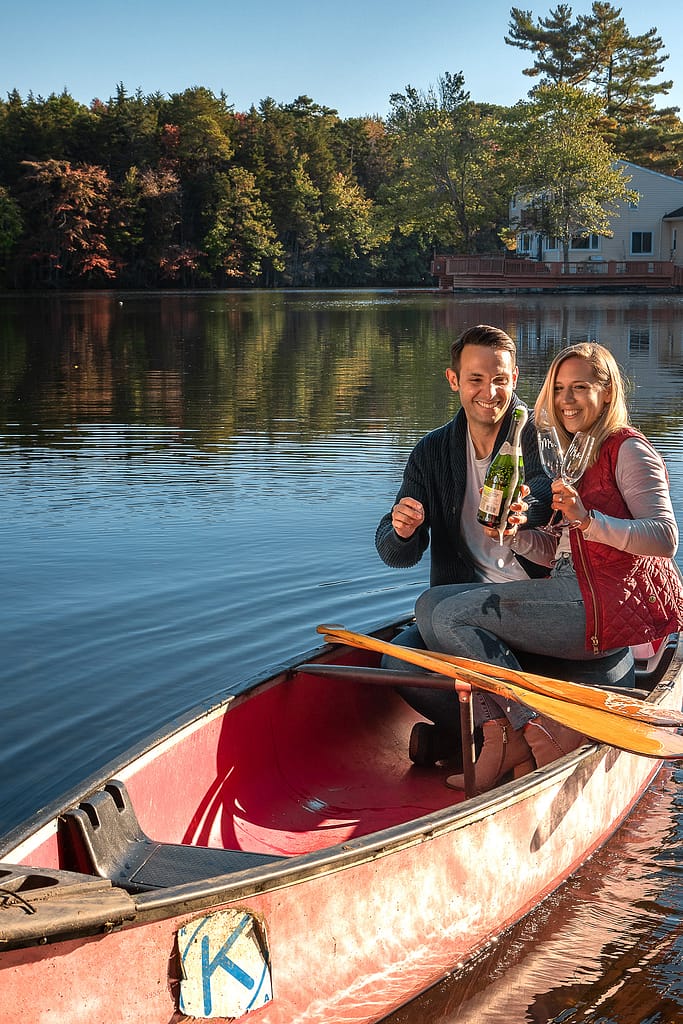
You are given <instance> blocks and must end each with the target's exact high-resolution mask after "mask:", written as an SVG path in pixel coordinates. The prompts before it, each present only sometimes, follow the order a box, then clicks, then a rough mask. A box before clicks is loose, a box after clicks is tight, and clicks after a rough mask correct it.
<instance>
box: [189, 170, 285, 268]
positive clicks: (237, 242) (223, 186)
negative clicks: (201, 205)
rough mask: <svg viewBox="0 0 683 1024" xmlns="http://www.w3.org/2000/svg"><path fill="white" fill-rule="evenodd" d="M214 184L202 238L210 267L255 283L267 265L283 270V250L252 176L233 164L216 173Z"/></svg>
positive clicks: (268, 211)
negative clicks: (206, 229)
mask: <svg viewBox="0 0 683 1024" xmlns="http://www.w3.org/2000/svg"><path fill="white" fill-rule="evenodd" d="M216 185H217V195H218V197H219V198H218V200H217V203H216V208H215V210H214V212H213V218H214V222H213V226H212V227H211V229H210V230H209V232H208V233H207V235H206V237H205V239H204V249H205V250H206V252H207V254H208V256H209V261H210V267H211V269H212V270H213V271H218V272H220V274H221V277H225V278H228V279H229V280H231V281H245V282H248V283H250V284H253V283H256V282H257V281H258V280H259V279H260V278H261V277H262V275H263V274H264V271H265V270H266V269H267V268H268V267H272V268H273V269H274V270H276V271H281V270H284V260H283V254H284V250H283V247H282V245H281V244H280V243H279V242H278V241H277V238H276V235H275V229H274V227H273V224H272V220H271V216H270V210H269V209H268V206H267V205H266V203H264V202H263V200H262V199H261V197H260V194H259V190H258V188H257V186H256V180H255V178H254V175H253V174H252V173H251V172H250V171H246V170H245V169H244V168H242V167H233V168H231V169H230V170H228V171H227V172H225V173H224V174H221V175H219V176H218V178H217V181H216ZM221 283H223V282H222V281H221Z"/></svg>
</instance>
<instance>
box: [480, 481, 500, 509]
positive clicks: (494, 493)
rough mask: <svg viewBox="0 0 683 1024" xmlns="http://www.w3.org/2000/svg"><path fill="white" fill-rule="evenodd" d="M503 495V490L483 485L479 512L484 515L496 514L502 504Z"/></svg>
mask: <svg viewBox="0 0 683 1024" xmlns="http://www.w3.org/2000/svg"><path fill="white" fill-rule="evenodd" d="M504 495H505V491H501V490H500V489H499V488H497V487H487V486H486V485H484V487H483V489H482V492H481V501H480V503H479V511H480V513H481V514H482V515H485V516H497V515H498V513H499V512H500V509H501V505H502V504H503V497H504Z"/></svg>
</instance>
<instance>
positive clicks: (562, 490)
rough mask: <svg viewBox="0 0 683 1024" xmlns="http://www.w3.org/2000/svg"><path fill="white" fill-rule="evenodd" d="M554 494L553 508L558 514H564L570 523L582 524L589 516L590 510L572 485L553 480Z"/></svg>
mask: <svg viewBox="0 0 683 1024" xmlns="http://www.w3.org/2000/svg"><path fill="white" fill-rule="evenodd" d="M550 486H551V488H552V492H553V508H554V509H555V511H556V512H563V513H564V517H565V519H567V520H568V521H569V522H570V523H581V522H583V520H584V519H585V518H586V516H587V515H588V509H587V508H586V506H585V505H584V503H583V502H582V501H581V498H580V497H579V492H578V491H577V490H576V488H575V487H572V485H571V484H565V483H563V482H562V480H553V482H552V484H551V485H550Z"/></svg>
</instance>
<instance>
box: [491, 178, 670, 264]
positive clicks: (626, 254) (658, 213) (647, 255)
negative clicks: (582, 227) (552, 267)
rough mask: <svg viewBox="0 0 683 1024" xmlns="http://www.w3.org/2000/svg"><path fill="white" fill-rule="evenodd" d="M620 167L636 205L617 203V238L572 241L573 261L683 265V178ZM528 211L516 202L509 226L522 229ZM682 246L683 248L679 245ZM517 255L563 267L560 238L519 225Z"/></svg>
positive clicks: (615, 229) (615, 221)
mask: <svg viewBox="0 0 683 1024" xmlns="http://www.w3.org/2000/svg"><path fill="white" fill-rule="evenodd" d="M617 166H618V167H621V168H623V169H624V172H625V175H626V177H628V178H630V181H629V182H628V187H629V188H630V189H634V190H635V191H636V192H638V193H639V195H640V200H639V201H638V202H637V203H633V204H632V203H620V204H618V207H617V209H618V212H619V216H618V217H614V218H613V219H612V222H611V229H612V231H613V232H614V236H613V237H612V238H603V237H601V236H600V235H590V236H587V237H585V238H581V237H576V238H575V239H574V240H573V243H572V246H571V249H570V254H569V258H570V260H572V261H574V260H578V261H580V260H589V261H595V262H602V261H618V262H621V261H626V260H628V261H636V262H637V261H641V260H642V261H643V262H647V261H652V260H663V261H666V262H671V263H674V264H676V265H677V266H683V178H673V177H671V176H670V175H668V174H661V173H660V172H659V171H651V170H648V168H646V167H639V166H638V164H632V163H629V162H628V161H626V160H619V161H618V163H617ZM523 211H524V207H523V206H520V204H519V202H517V201H515V200H513V201H512V203H511V204H510V225H511V226H512V227H515V226H516V225H520V224H523ZM679 243H680V244H679ZM517 252H518V253H520V254H525V253H526V254H528V255H530V256H533V257H535V258H536V259H541V260H543V261H544V262H546V263H554V262H561V260H562V248H561V245H560V243H559V242H558V240H557V239H555V238H546V237H545V235H542V234H540V233H539V232H537V231H533V230H529V229H528V228H524V227H523V226H520V227H519V229H518V231H517Z"/></svg>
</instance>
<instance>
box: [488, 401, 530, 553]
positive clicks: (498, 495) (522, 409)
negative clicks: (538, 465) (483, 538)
mask: <svg viewBox="0 0 683 1024" xmlns="http://www.w3.org/2000/svg"><path fill="white" fill-rule="evenodd" d="M528 417H529V412H528V410H527V408H526V406H523V405H520V406H518V407H517V408H516V409H515V411H514V413H513V414H512V423H511V424H510V429H509V431H508V436H507V437H506V438H505V441H504V442H503V444H502V445H501V446H500V449H499V451H498V454H497V455H496V456H495V458H494V459H493V460H492V462H491V465H490V466H489V468H488V472H487V474H486V479H485V480H484V487H483V490H482V492H481V501H480V503H479V511H478V512H477V522H479V523H481V524H482V526H489V527H491V529H493V530H498V534H499V538H500V543H501V544H502V543H503V531H504V530H505V527H506V524H507V519H508V515H509V514H510V506H511V505H512V503H513V502H514V501H516V500H517V498H518V497H519V492H520V488H521V486H522V484H523V483H524V459H523V458H522V444H521V436H522V430H523V428H524V424H525V423H526V421H527V419H528Z"/></svg>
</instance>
